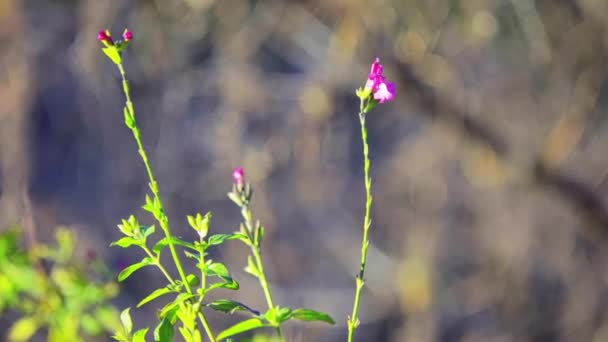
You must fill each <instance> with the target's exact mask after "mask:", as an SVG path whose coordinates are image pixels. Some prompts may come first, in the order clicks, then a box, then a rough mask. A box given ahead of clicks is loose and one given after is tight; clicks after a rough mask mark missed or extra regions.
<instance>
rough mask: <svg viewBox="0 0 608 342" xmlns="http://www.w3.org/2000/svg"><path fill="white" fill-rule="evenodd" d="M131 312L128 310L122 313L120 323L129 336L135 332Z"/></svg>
mask: <svg viewBox="0 0 608 342" xmlns="http://www.w3.org/2000/svg"><path fill="white" fill-rule="evenodd" d="M129 311H131V308H126V309H124V310H122V312H121V313H120V322H121V323H122V327H123V328H124V329H125V332H126V333H127V334H130V333H131V331H132V330H133V321H132V320H131V313H130V312H129Z"/></svg>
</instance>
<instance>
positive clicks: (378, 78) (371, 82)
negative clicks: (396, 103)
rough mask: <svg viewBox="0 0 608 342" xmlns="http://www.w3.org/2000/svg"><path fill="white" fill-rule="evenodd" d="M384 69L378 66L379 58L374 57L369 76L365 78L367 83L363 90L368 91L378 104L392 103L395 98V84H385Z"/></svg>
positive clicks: (380, 65)
mask: <svg viewBox="0 0 608 342" xmlns="http://www.w3.org/2000/svg"><path fill="white" fill-rule="evenodd" d="M383 71H384V68H383V67H382V64H380V58H378V57H376V60H375V61H374V63H372V67H371V70H370V72H369V76H368V77H367V83H365V88H367V89H370V90H371V91H372V93H373V94H374V99H375V100H378V101H379V102H380V103H384V102H385V101H392V100H393V99H394V98H395V93H396V92H397V87H396V86H395V83H392V82H387V81H386V78H385V77H384V75H382V72H383Z"/></svg>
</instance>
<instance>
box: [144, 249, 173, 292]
mask: <svg viewBox="0 0 608 342" xmlns="http://www.w3.org/2000/svg"><path fill="white" fill-rule="evenodd" d="M142 248H143V250H144V251H145V252H146V254H148V256H149V257H150V258H152V259H154V262H155V265H156V267H158V269H160V271H161V272H162V273H163V274H164V275H165V278H167V280H168V281H169V283H171V285H175V280H173V277H171V275H170V274H169V272H167V269H166V268H165V267H164V266H163V265H162V264H161V263H160V261H159V259H158V256H155V255H154V254H152V252H150V249H149V248H148V247H147V246H145V245H144V246H142Z"/></svg>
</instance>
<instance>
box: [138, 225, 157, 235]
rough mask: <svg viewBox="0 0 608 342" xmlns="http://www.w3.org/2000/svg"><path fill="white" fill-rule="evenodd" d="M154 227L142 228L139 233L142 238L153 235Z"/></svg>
mask: <svg viewBox="0 0 608 342" xmlns="http://www.w3.org/2000/svg"><path fill="white" fill-rule="evenodd" d="M155 230H156V229H155V227H154V225H151V226H148V227H142V228H141V233H142V235H143V236H144V238H147V237H148V236H150V235H152V234H154V231H155Z"/></svg>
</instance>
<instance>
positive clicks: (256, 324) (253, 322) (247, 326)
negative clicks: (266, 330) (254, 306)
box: [217, 318, 268, 341]
mask: <svg viewBox="0 0 608 342" xmlns="http://www.w3.org/2000/svg"><path fill="white" fill-rule="evenodd" d="M266 326H268V325H267V324H264V323H263V322H262V320H260V319H259V318H250V319H248V320H246V321H242V322H239V323H237V324H235V325H233V326H231V327H230V328H228V329H226V330H224V331H222V332H221V333H220V334H219V335H217V340H218V341H219V340H223V339H225V338H226V337H230V336H234V335H237V334H240V333H244V332H246V331H249V330H253V329H257V328H262V327H266Z"/></svg>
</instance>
